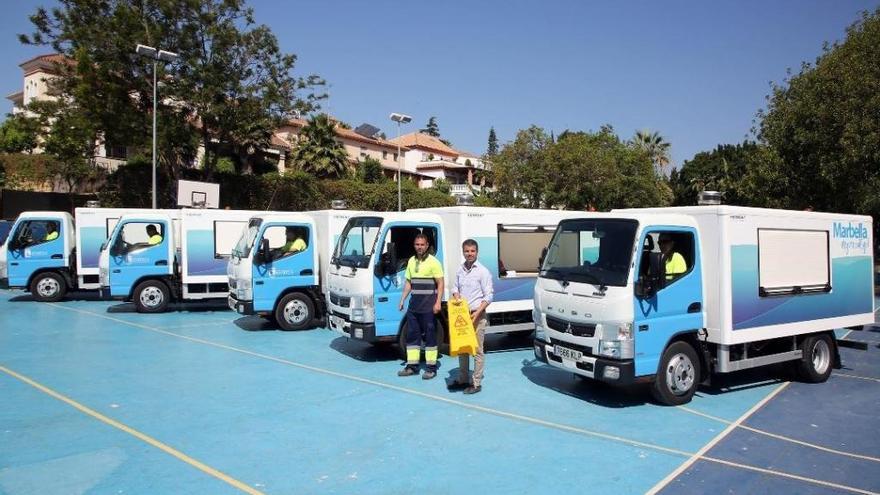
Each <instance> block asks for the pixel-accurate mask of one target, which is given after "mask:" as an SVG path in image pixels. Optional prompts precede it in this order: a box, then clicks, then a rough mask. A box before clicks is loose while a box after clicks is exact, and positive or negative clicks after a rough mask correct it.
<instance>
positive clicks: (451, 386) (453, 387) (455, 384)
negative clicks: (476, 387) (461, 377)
mask: <svg viewBox="0 0 880 495" xmlns="http://www.w3.org/2000/svg"><path fill="white" fill-rule="evenodd" d="M470 386H471V384H470V383H461V382H460V381H458V380H455V381H454V382H452V383H450V384H449V385H447V387H446V388H447V389H449V390H452V391H456V390H464V389H466V388H468V387H470Z"/></svg>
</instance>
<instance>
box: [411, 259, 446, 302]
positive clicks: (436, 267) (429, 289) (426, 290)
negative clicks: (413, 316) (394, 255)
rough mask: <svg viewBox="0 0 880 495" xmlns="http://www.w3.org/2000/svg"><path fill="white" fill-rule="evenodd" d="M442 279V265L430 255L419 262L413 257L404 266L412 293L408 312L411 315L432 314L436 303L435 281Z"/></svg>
mask: <svg viewBox="0 0 880 495" xmlns="http://www.w3.org/2000/svg"><path fill="white" fill-rule="evenodd" d="M438 278H443V265H441V264H440V262H439V261H438V260H437V258H435V257H433V256H431V255H430V254H429V255H427V256H426V257H425V259H423V260H420V259H418V258H416V257H415V256H413V257H412V258H410V259H409V261H408V262H407V264H406V279H407V280H409V283H410V287H411V288H412V291H411V292H410V298H409V310H410V311H412V312H413V313H433V312H434V303H435V302H437V280H436V279H438Z"/></svg>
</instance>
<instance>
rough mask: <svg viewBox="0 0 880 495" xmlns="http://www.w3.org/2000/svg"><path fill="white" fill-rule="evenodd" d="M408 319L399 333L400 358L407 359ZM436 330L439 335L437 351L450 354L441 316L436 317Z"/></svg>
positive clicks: (398, 348) (398, 349) (398, 347)
mask: <svg viewBox="0 0 880 495" xmlns="http://www.w3.org/2000/svg"><path fill="white" fill-rule="evenodd" d="M407 326H408V325H407V323H406V321H404V322H403V325H401V326H400V333H398V334H397V351H398V354H399V355H400V359H403V360H404V361H406V329H407ZM434 332H435V335H436V336H437V353H438V354H441V355H442V354H446V355H449V344H447V343H446V327H444V326H443V322H442V321H440V319H439V318H436V317H435V318H434Z"/></svg>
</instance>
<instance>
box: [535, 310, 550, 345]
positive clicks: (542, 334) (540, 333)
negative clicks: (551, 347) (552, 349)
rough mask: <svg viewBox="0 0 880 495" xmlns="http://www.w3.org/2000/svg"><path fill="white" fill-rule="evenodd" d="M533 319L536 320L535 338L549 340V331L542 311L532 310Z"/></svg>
mask: <svg viewBox="0 0 880 495" xmlns="http://www.w3.org/2000/svg"><path fill="white" fill-rule="evenodd" d="M532 321H534V322H535V339H537V340H543V341H544V342H547V331H546V330H544V320H543V319H542V318H541V312H540V311H538V310H536V309H535V310H532Z"/></svg>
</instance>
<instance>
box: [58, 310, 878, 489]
mask: <svg viewBox="0 0 880 495" xmlns="http://www.w3.org/2000/svg"><path fill="white" fill-rule="evenodd" d="M47 306H51V307H56V308H61V309H66V310H69V311H75V312H77V313H83V314H87V315H91V316H95V317H98V318H103V319H106V320H111V321H116V322H118V323H122V324H125V325H129V326H132V327H136V328H141V329H144V330H148V331H151V332H155V333H160V334H164V335H168V336H171V337H176V338H179V339H184V340H189V341H192V342H197V343H200V344H205V345H208V346H211V347H217V348H219V349H226V350H229V351H233V352H237V353H240V354H245V355H249V356H254V357H258V358H261V359H266V360H268V361H274V362H277V363H281V364H285V365H288V366H293V367H296V368H301V369H305V370H310V371H314V372H316V373H321V374H325V375H329V376H335V377H338V378H344V379H347V380H352V381H356V382H360V383H366V384H370V385H375V386H377V387H381V388H385V389H389V390H396V391H398V392H403V393H405V394H410V395H415V396H419V397H423V398H426V399H430V400H435V401H438V402H444V403H447V404H452V405H456V406H459V407H463V408H466V409H471V410H474V411H480V412H484V413H487V414H491V415H494V416H499V417H504V418H509V419H514V420H518V421H522V422H525V423H531V424H536V425H540V426H545V427H548V428H553V429H557V430H561V431H567V432H571V433H577V434H580V435H584V436H590V437H594V438H601V439H604V440H609V441H612V442H617V443H622V444H625V445H630V446H633V447H642V448H645V449H650V450H654V451H657V452H663V453H667V454H672V455H677V456H681V457H688V460H687V461H685V463H684V464H682V465H681V466H679V468H678V469H676V471H674V472H673V473H671V474H670V475H669V476H667V477H666V478H664V479H663V480H661V481H660V482H659V483H657V484H656V485H655V486H654V487H653V488H651V490H650V491H648V492H647V493H657V491H659V490H660V489H661V488H663V486H665V485H666V484H667V483H669V482H670V481H672V480H673V479H674V478H675V476H677V474H678V472H683V471H684V470H685V469H687V467H689V466H690V465H691V464H693V463H694V462H695V461H697V460H699V459H703V460H705V461H708V462H714V463H718V464H724V465H727V466H732V467H738V468H741V469H745V470H749V471H755V472H759V473H764V474H770V475H776V476H780V477H783V478H789V479H795V480H799V481H804V482H808V483H813V484H817V485H821V486H828V487H833V488H836V489H839V490H845V491H850V492H853V493H860V494H867V495H880V494H876V493H875V492H870V491H865V490H862V489H860V488H855V487H850V486H846V485H839V484H836V483H831V482H828V481H823V480H818V479H812V478H806V477H803V476H798V475H795V474H790V473H785V472H782V471H774V470H771V469H765V468H760V467H757V466H750V465H748V464H740V463H736V462H732V461H726V460H723V459H717V458H714V457H708V456H705V455H703V454H704V453H705V452H707V451H708V450H709V449H710V448H711V447H712V446H714V445H715V444H716V443H718V442H719V441H720V440H721V439H722V438H724V436H726V435H727V434H728V433H730V431H732V430H733V429H734V428H735V427H736V426H737V425H738V424H739V423H742V422H743V421H745V419H747V418H748V417H749V416H750V415H751V414H753V413H754V412H755V411H757V410H758V409H760V408H761V407H762V406H763V405H764V404H766V403H767V402H768V401H770V399H772V398H773V397H775V396H776V394H778V393H779V392H781V391H782V390H783V389H784V388H785V387H786V386H788V385H789V382H786V383H783V384H782V385H780V386H779V387H777V388H776V389H775V390H773V391H772V392H770V393H769V394H768V395H767V396H766V397H764V398H763V399H762V400H761V401H760V402H758V403H757V404H755V405H754V406H752V408H751V409H749V410H748V411H746V413H745V414H743V415H742V416H741V417H740V418H739V419H737V420H736V421H735V422H734V423H733V424H731V425H730V426H728V427H727V428H726V429H725V430H724V431H723V432H721V433H720V434H719V435H718V436H716V437H715V438H714V439H713V440H712V441H710V442H709V443H708V444H707V445H705V446H704V447H703V448H702V449H700V450H699V451H698V452H696V453H693V454H692V453H690V452H686V451H683V450H679V449H673V448H669V447H664V446H662V445H656V444H651V443H647V442H641V441H638V440H632V439H629V438H625V437H620V436H617V435H610V434H607V433H601V432H598V431H592V430H587V429H584V428H578V427H575V426H570V425H565V424H561V423H554V422H552V421H545V420H543V419H538V418H533V417H531V416H523V415H520V414H515V413H510V412H507V411H502V410H499V409H493V408H490V407H484V406H479V405H476V404H470V403H467V402H460V401H457V400H453V399H449V398H446V397H440V396H437V395H432V394H428V393H425V392H419V391H418V390H412V389H408V388H405V387H400V386H397V385H391V384H388V383H383V382H379V381H375V380H370V379H368V378H361V377H359V376H354V375H349V374H346V373H340V372H338V371H332V370H328V369H324V368H318V367H316V366H310V365H307V364H302V363H297V362H294V361H289V360H287V359H282V358H278V357H275V356H270V355H267V354H260V353H258V352H253V351H249V350H246V349H240V348H237V347H232V346H228V345H226V344H220V343H217V342H212V341H210V340H204V339H199V338H196V337H188V336H186V335H180V334H176V333H174V332H169V331H166V330H162V329H160V328H156V327H151V326H148V325H141V324H139V323H132V322H130V321H125V320H121V319H119V318H113V317H111V316H106V315H102V314H99V313H93V312H91V311H85V310H81V309H75V308H69V307H66V306H62V305H58V304H56V303H49V304H47ZM673 474H675V476H673Z"/></svg>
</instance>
